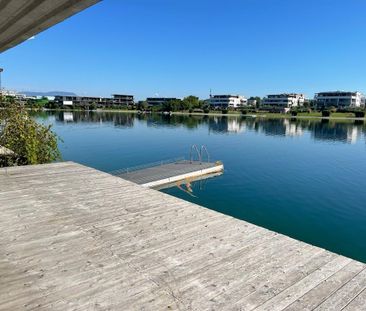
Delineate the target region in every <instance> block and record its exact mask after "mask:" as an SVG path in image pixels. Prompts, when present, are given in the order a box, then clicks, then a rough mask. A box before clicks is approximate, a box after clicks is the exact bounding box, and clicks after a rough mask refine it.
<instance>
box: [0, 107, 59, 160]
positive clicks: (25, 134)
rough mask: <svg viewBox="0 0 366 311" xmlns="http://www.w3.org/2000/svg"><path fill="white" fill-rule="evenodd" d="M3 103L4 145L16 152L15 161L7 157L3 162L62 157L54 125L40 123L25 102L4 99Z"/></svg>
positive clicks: (1, 140) (1, 134)
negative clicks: (31, 115)
mask: <svg viewBox="0 0 366 311" xmlns="http://www.w3.org/2000/svg"><path fill="white" fill-rule="evenodd" d="M0 107H2V108H3V109H0V124H1V127H0V145H1V146H3V147H6V148H8V149H10V150H12V151H13V152H14V153H15V154H16V160H15V161H13V160H9V161H4V162H2V163H1V165H2V166H9V165H27V164H42V163H49V162H52V161H55V160H58V159H60V158H61V155H60V152H59V149H58V145H57V143H58V136H57V135H56V134H55V133H54V132H52V130H51V126H46V125H42V124H39V123H37V122H36V121H35V120H33V119H32V118H31V117H30V116H29V115H28V113H27V111H26V109H25V108H24V107H23V105H21V104H18V103H9V102H5V103H4V102H1V104H0Z"/></svg>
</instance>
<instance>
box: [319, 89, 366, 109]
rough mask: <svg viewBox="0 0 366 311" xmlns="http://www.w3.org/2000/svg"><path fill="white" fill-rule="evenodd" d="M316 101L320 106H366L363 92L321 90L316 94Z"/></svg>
mask: <svg viewBox="0 0 366 311" xmlns="http://www.w3.org/2000/svg"><path fill="white" fill-rule="evenodd" d="M314 101H315V103H316V105H317V106H319V107H330V106H334V107H361V106H365V96H364V95H363V94H362V93H361V92H342V91H335V92H321V93H317V94H315V97H314Z"/></svg>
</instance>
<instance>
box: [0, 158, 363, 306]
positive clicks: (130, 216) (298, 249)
mask: <svg viewBox="0 0 366 311" xmlns="http://www.w3.org/2000/svg"><path fill="white" fill-rule="evenodd" d="M0 213H1V214H0V215H1V216H0V230H1V235H0V310H313V309H315V310H341V309H343V308H344V309H347V310H364V306H365V297H366V295H365V292H366V290H365V288H366V281H365V279H366V277H365V276H366V270H365V267H366V266H365V265H364V264H363V263H359V262H357V261H354V260H351V259H348V258H345V257H343V256H340V255H337V254H334V253H331V252H328V251H326V250H323V249H321V248H318V247H315V246H311V245H309V244H306V243H303V242H300V241H297V240H294V239H291V238H289V237H286V236H284V235H281V234H278V233H275V232H272V231H269V230H267V229H264V228H260V227H258V226H255V225H252V224H250V223H247V222H245V221H241V220H237V219H234V218H232V217H229V216H226V215H223V214H220V213H217V212H215V211H211V210H208V209H206V208H204V207H201V206H198V205H195V204H192V203H189V202H186V201H183V200H180V199H177V198H174V197H172V196H169V195H166V194H164V193H160V192H158V191H155V190H151V189H148V188H144V187H141V186H139V185H136V184H134V183H132V182H130V181H126V180H123V179H121V178H119V177H115V176H111V175H109V174H106V173H103V172H100V171H97V170H94V169H92V168H88V167H85V166H82V165H79V164H76V163H72V162H64V163H55V164H47V165H38V166H27V167H15V168H8V169H7V170H5V169H0Z"/></svg>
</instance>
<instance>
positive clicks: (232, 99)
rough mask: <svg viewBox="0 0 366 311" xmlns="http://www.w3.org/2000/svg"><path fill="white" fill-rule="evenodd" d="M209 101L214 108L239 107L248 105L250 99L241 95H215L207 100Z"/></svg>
mask: <svg viewBox="0 0 366 311" xmlns="http://www.w3.org/2000/svg"><path fill="white" fill-rule="evenodd" d="M207 103H208V104H209V105H210V106H211V107H213V108H217V109H220V108H224V109H227V108H239V107H243V106H246V105H247V104H248V100H247V99H246V98H245V97H244V96H241V95H213V96H210V98H209V99H208V100H207Z"/></svg>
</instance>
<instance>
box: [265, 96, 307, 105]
mask: <svg viewBox="0 0 366 311" xmlns="http://www.w3.org/2000/svg"><path fill="white" fill-rule="evenodd" d="M304 101H305V96H304V94H297V93H284V94H273V95H267V97H265V98H263V101H262V105H263V106H271V107H280V108H291V107H298V106H303V105H304Z"/></svg>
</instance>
